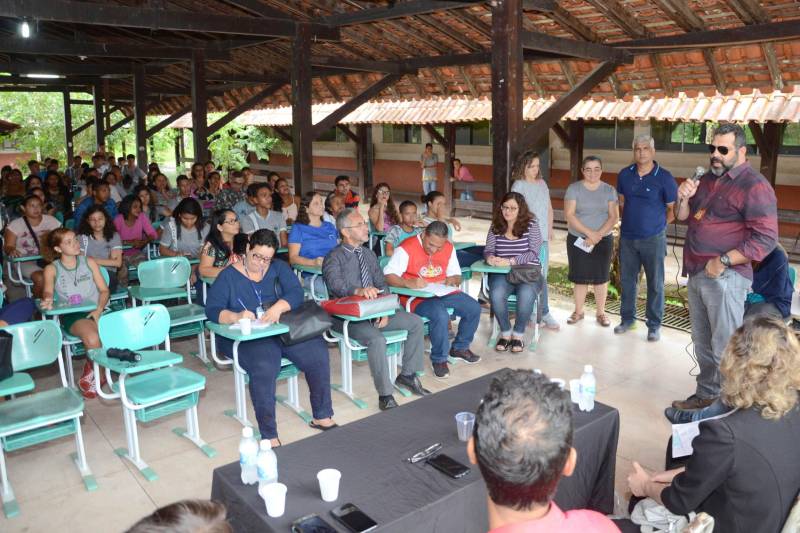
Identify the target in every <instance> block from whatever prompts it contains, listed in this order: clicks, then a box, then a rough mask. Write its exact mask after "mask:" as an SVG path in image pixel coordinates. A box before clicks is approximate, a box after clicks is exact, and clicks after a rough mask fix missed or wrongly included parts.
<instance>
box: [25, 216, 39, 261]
mask: <svg viewBox="0 0 800 533" xmlns="http://www.w3.org/2000/svg"><path fill="white" fill-rule="evenodd" d="M22 220H24V221H25V225H26V226H28V231H29V232H30V233H31V237H32V238H33V242H34V243H36V249H37V250H39V253H40V254H41V253H42V247H41V245H40V244H39V237H37V236H36V232H35V231H33V226H31V223H30V222H29V221H28V217H27V216H25V215H22Z"/></svg>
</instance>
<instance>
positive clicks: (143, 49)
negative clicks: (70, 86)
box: [0, 37, 231, 60]
mask: <svg viewBox="0 0 800 533" xmlns="http://www.w3.org/2000/svg"><path fill="white" fill-rule="evenodd" d="M199 48H204V47H202V46H200V47H199ZM0 53H4V54H30V55H36V56H48V55H52V56H77V57H80V56H87V57H141V58H150V59H190V58H191V57H192V49H191V48H183V47H172V46H150V45H146V44H104V43H87V42H70V41H54V40H46V39H39V38H37V39H22V38H8V37H5V38H3V39H2V40H0ZM230 57H231V54H230V52H228V51H225V50H214V49H208V50H206V58H207V59H212V60H227V59H230Z"/></svg>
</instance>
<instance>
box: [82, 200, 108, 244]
mask: <svg viewBox="0 0 800 533" xmlns="http://www.w3.org/2000/svg"><path fill="white" fill-rule="evenodd" d="M95 213H103V216H104V217H105V218H106V221H105V224H103V238H104V239H105V240H106V241H109V242H110V241H111V239H112V238H113V237H114V233H116V231H117V230H116V228H115V227H114V221H113V220H111V217H110V216H108V212H107V211H106V209H105V207H103V206H102V205H98V204H93V205H92V206H91V207H89V209H87V210H86V212H85V213H84V214H83V217H82V218H81V221H80V223H79V224H78V229H77V232H76V233H77V234H78V235H86V236H87V237H92V236H93V235H94V230H93V229H92V226H90V225H89V217H90V216H92V215H93V214H95Z"/></svg>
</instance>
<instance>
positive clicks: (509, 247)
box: [483, 218, 542, 265]
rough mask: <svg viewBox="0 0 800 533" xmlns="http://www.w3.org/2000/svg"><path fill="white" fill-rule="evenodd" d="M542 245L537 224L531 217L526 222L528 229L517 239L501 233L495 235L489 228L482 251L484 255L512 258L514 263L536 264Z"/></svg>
mask: <svg viewBox="0 0 800 533" xmlns="http://www.w3.org/2000/svg"><path fill="white" fill-rule="evenodd" d="M541 247H542V234H541V232H540V231H539V224H538V223H537V222H536V219H535V218H534V219H532V220H531V222H530V224H528V229H527V230H525V233H523V234H522V237H520V238H519V239H509V238H508V237H506V236H505V234H503V235H497V234H496V233H494V232H493V231H492V229H491V228H489V233H488V234H487V235H486V247H485V248H484V251H483V256H484V257H487V258H488V257H491V256H495V257H502V258H506V259H514V261H513V262H514V264H516V265H527V264H532V265H538V264H539V249H540V248H541Z"/></svg>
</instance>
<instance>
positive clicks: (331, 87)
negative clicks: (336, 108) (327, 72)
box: [320, 76, 342, 102]
mask: <svg viewBox="0 0 800 533" xmlns="http://www.w3.org/2000/svg"><path fill="white" fill-rule="evenodd" d="M320 79H321V80H322V84H323V85H324V86H325V88H326V89H328V92H329V93H331V96H332V97H333V99H334V100H336V101H337V102H338V101H339V100H341V99H342V97H341V96H339V91H337V90H336V87H335V86H334V85H333V83H331V80H330V79H328V77H327V76H321V77H320Z"/></svg>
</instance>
